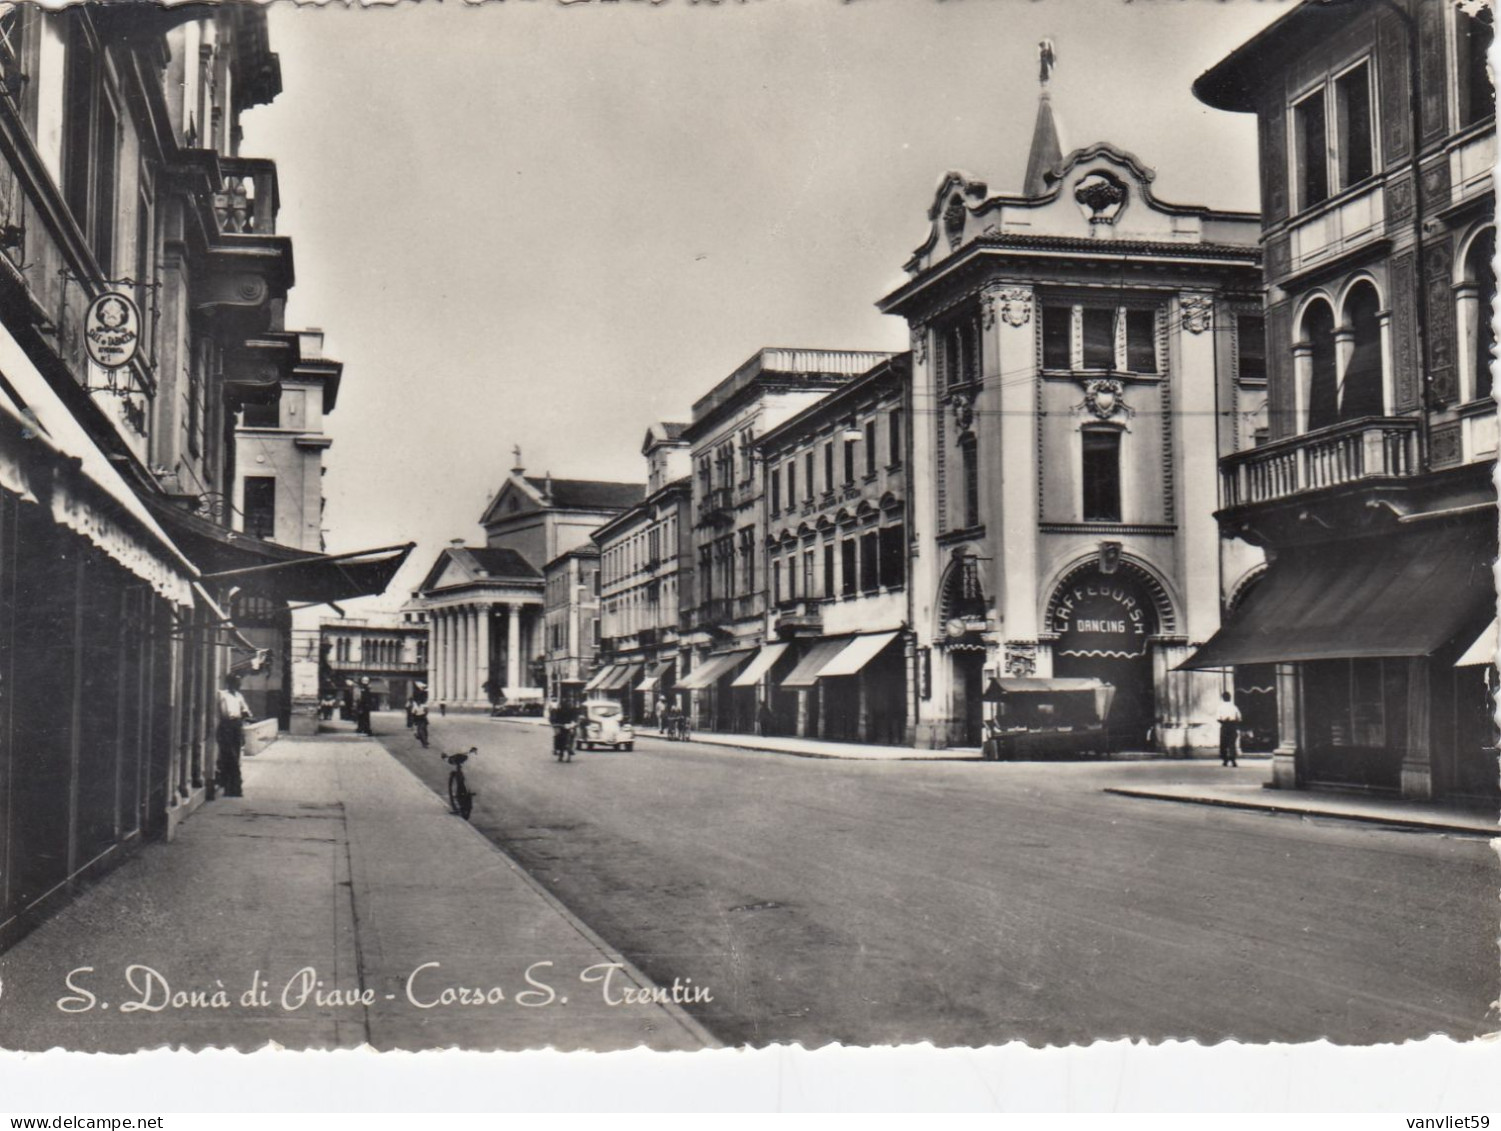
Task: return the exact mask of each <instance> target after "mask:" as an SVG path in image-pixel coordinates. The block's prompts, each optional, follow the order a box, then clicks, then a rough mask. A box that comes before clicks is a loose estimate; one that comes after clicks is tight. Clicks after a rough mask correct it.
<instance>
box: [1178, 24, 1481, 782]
mask: <svg viewBox="0 0 1501 1131" xmlns="http://www.w3.org/2000/svg"><path fill="white" fill-rule="evenodd" d="M1493 34H1494V16H1493V13H1492V9H1491V6H1490V5H1488V4H1471V3H1455V2H1449V0H1393V2H1391V3H1385V4H1362V5H1355V4H1303V5H1301V6H1299V7H1297V8H1294V9H1293V10H1292V11H1290V12H1288V13H1287V14H1286V15H1284V16H1283V17H1281V18H1280V19H1279V20H1277V21H1276V22H1275V23H1273V24H1271V25H1270V26H1269V27H1267V28H1266V29H1265V30H1264V31H1263V32H1262V33H1261V34H1259V35H1258V36H1256V37H1255V38H1254V39H1252V40H1250V41H1248V42H1247V43H1245V44H1243V45H1242V46H1241V47H1239V48H1238V49H1237V50H1236V51H1235V52H1233V53H1232V54H1231V55H1230V56H1229V57H1228V58H1226V59H1225V60H1223V61H1222V62H1220V63H1219V64H1218V65H1217V66H1215V67H1214V68H1212V69H1211V70H1210V71H1208V72H1207V73H1206V74H1204V75H1203V76H1202V77H1200V78H1199V80H1198V81H1197V82H1196V83H1195V85H1194V92H1195V94H1197V95H1198V97H1199V98H1200V99H1201V100H1202V101H1204V102H1205V103H1207V104H1209V105H1210V106H1214V107H1216V108H1218V109H1222V110H1230V111H1236V112H1241V113H1254V114H1255V115H1256V118H1257V124H1258V133H1259V136H1260V143H1261V179H1262V191H1261V196H1262V203H1263V227H1262V233H1261V235H1262V241H1263V244H1264V246H1265V248H1266V262H1265V268H1266V278H1265V283H1266V292H1267V358H1266V360H1267V367H1268V382H1269V388H1268V391H1269V393H1270V397H1271V406H1270V415H1269V419H1268V428H1269V431H1268V436H1267V442H1266V443H1264V444H1263V445H1261V446H1259V447H1257V448H1255V449H1254V450H1251V451H1245V452H1240V453H1237V454H1235V455H1231V456H1228V457H1227V458H1225V459H1223V460H1222V461H1221V463H1220V472H1221V485H1220V502H1221V506H1222V510H1221V512H1220V520H1221V523H1222V526H1223V529H1224V530H1225V532H1226V533H1227V534H1228V535H1233V536H1236V537H1239V538H1244V539H1247V540H1249V541H1251V542H1253V543H1255V544H1256V545H1258V546H1264V547H1266V548H1267V550H1268V551H1269V552H1270V554H1271V556H1272V557H1273V561H1272V564H1271V567H1270V569H1269V570H1268V571H1267V574H1266V577H1265V579H1264V580H1261V581H1260V582H1259V584H1257V585H1255V586H1254V588H1250V589H1249V592H1248V594H1247V595H1246V597H1245V599H1244V600H1243V601H1242V602H1241V603H1240V605H1239V607H1238V608H1237V609H1236V610H1235V613H1234V616H1233V617H1232V618H1231V619H1230V621H1229V622H1228V623H1227V625H1226V626H1225V628H1224V630H1223V631H1222V632H1221V633H1220V634H1219V635H1217V636H1216V637H1215V638H1214V639H1213V640H1212V641H1210V642H1209V645H1208V646H1207V647H1206V648H1204V649H1202V650H1201V651H1200V652H1198V653H1197V654H1196V655H1195V656H1194V657H1193V660H1192V661H1191V663H1192V664H1193V666H1195V667H1201V668H1211V669H1212V668H1224V667H1230V666H1233V667H1234V668H1235V670H1236V671H1237V672H1242V671H1244V670H1246V669H1247V668H1253V669H1258V670H1261V671H1266V672H1270V673H1274V678H1275V682H1276V685H1277V687H1278V702H1279V705H1280V718H1279V725H1278V728H1277V739H1278V741H1277V748H1276V755H1275V760H1274V763H1273V784H1275V785H1277V786H1280V787H1296V786H1304V785H1318V784H1330V785H1336V786H1341V787H1359V788H1365V789H1370V790H1376V791H1391V792H1399V793H1401V794H1402V795H1403V796H1406V797H1414V798H1428V797H1434V796H1473V795H1480V796H1487V797H1494V796H1495V793H1496V789H1497V767H1496V731H1495V727H1494V724H1493V722H1492V719H1491V714H1492V697H1491V693H1490V686H1489V684H1488V681H1489V680H1491V679H1493V677H1492V676H1491V673H1492V672H1493V670H1494V669H1493V668H1492V661H1493V659H1494V655H1495V627H1494V615H1495V593H1494V588H1493V584H1492V574H1491V563H1492V561H1493V560H1494V559H1495V557H1496V493H1495V488H1494V486H1493V478H1492V477H1493V475H1494V473H1495V461H1496V406H1495V399H1494V386H1493V382H1492V373H1491V368H1492V366H1491V361H1492V358H1491V353H1492V344H1493V342H1494V336H1493V332H1492V327H1491V318H1492V316H1493V315H1492V307H1493V305H1494V300H1495V295H1496V278H1495V273H1494V269H1493V266H1492V259H1493V257H1494V255H1495V218H1494V216H1495V206H1496V205H1495V193H1494V190H1493V187H1492V181H1491V176H1492V170H1493V167H1494V166H1495V163H1496V119H1495V95H1494V91H1493V90H1492V87H1491V82H1490V78H1489V76H1488V74H1487V70H1486V52H1487V50H1488V49H1489V47H1490V45H1491V42H1492V38H1493Z"/></svg>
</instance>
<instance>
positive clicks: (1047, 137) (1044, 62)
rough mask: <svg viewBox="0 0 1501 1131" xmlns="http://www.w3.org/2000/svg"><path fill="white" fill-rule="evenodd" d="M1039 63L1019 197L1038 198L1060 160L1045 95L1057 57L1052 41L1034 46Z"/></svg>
mask: <svg viewBox="0 0 1501 1131" xmlns="http://www.w3.org/2000/svg"><path fill="white" fill-rule="evenodd" d="M1037 59H1038V64H1039V71H1038V82H1039V83H1040V84H1041V86H1042V91H1041V93H1040V94H1039V95H1038V98H1037V122H1036V124H1035V125H1034V126H1033V127H1032V151H1031V152H1030V153H1029V154H1027V175H1026V178H1025V179H1024V180H1023V181H1022V195H1023V196H1041V195H1042V194H1043V193H1044V192H1046V191H1047V187H1048V185H1047V182H1046V181H1045V180H1044V179H1043V174H1044V173H1046V172H1047V171H1048V170H1049V169H1051V168H1053V166H1055V165H1057V164H1058V163H1059V162H1060V161H1062V160H1063V147H1062V145H1061V144H1060V143H1059V141H1058V126H1057V123H1055V122H1054V121H1053V99H1052V96H1051V95H1050V94H1049V93H1048V81H1049V80H1050V79H1051V78H1052V77H1053V66H1054V64H1055V63H1056V62H1057V56H1056V55H1055V54H1054V52H1053V41H1052V40H1051V39H1044V40H1043V41H1042V42H1041V43H1039V44H1038V45H1037Z"/></svg>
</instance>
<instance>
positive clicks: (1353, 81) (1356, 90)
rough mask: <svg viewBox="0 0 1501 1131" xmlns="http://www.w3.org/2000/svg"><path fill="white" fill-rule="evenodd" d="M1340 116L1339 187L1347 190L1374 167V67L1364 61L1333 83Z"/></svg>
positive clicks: (1363, 178) (1336, 109) (1335, 104)
mask: <svg viewBox="0 0 1501 1131" xmlns="http://www.w3.org/2000/svg"><path fill="white" fill-rule="evenodd" d="M1334 106H1335V111H1336V113H1338V115H1339V119H1338V121H1339V187H1340V188H1342V189H1347V188H1349V187H1350V186H1351V185H1358V184H1359V183H1360V182H1361V181H1363V180H1365V179H1366V178H1367V177H1369V176H1370V175H1371V173H1372V171H1373V167H1374V154H1373V152H1372V141H1371V69H1370V67H1368V66H1366V64H1364V63H1362V64H1361V65H1360V66H1358V67H1356V68H1355V69H1354V70H1352V71H1347V72H1346V73H1345V74H1343V75H1341V76H1340V77H1339V78H1338V79H1336V80H1335V82H1334Z"/></svg>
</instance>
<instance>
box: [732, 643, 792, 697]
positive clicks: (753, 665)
mask: <svg viewBox="0 0 1501 1131" xmlns="http://www.w3.org/2000/svg"><path fill="white" fill-rule="evenodd" d="M788 647H790V645H788V644H785V643H777V644H763V645H761V650H760V651H759V652H757V653H756V658H755V659H754V660H752V661H751V662H750V663H748V664H746V665H745V670H744V671H743V672H741V673H740V674H739V675H737V676H736V677H735V678H734V679H732V680H730V686H731V687H755V686H756V684H758V683H760V682H761V677H762V676H764V675H765V674H766V673H767V672H769V671H771V669H772V666H773V665H774V664H775V663H776V662H777V661H778V660H780V659H781V658H782V653H783V652H785V651H787V649H788Z"/></svg>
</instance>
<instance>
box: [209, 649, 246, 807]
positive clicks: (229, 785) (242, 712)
mask: <svg viewBox="0 0 1501 1131" xmlns="http://www.w3.org/2000/svg"><path fill="white" fill-rule="evenodd" d="M218 708H219V710H218V715H219V725H218V727H217V728H216V729H215V733H214V737H215V738H216V739H217V740H218V743H219V784H220V785H221V786H222V787H223V788H224V796H225V797H242V796H244V789H243V787H242V785H241V783H240V751H241V750H242V749H243V748H244V746H245V720H246V719H249V718H251V714H250V704H248V703H246V702H245V696H243V695H241V694H240V677H239V676H237V675H235V673H234V672H230V673H229V674H228V675H226V676H225V677H224V687H223V689H222V690H221V691H220V692H219V696H218Z"/></svg>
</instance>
